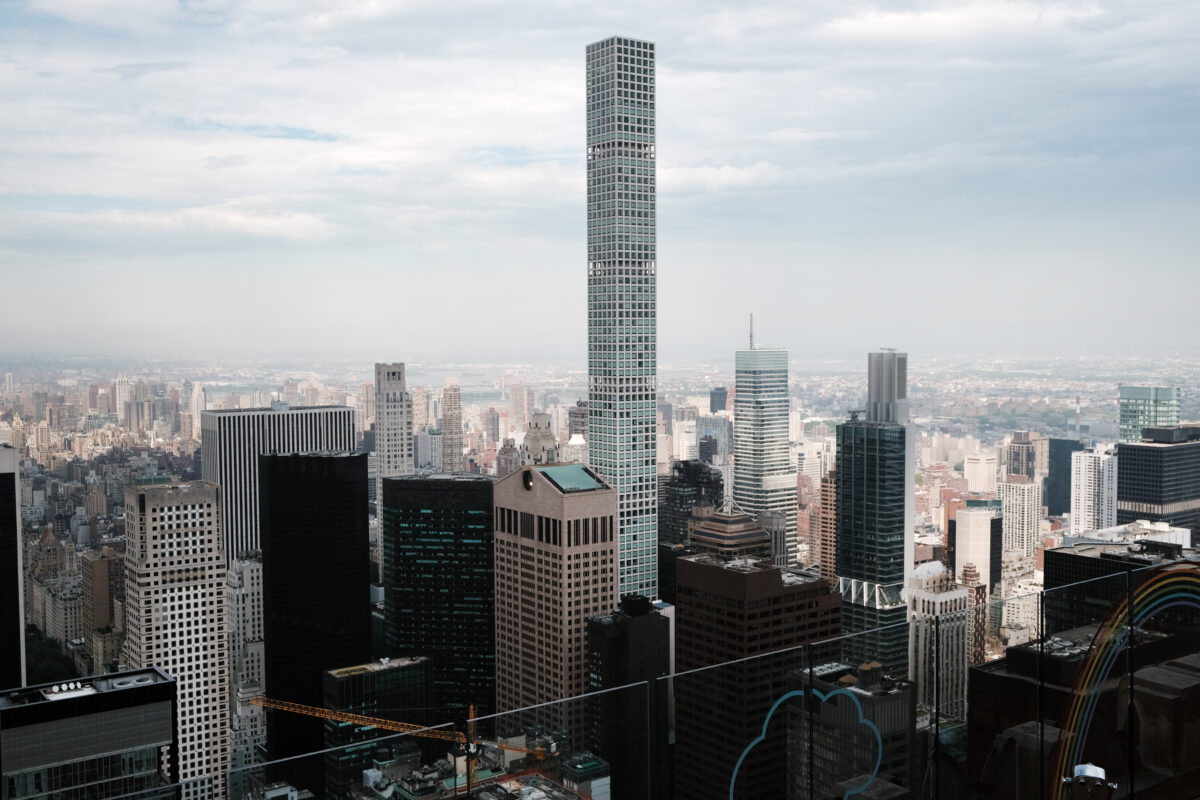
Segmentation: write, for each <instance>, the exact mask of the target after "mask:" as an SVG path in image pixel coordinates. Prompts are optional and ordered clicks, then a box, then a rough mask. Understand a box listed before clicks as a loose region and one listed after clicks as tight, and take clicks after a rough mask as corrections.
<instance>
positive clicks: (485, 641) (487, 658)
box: [382, 475, 496, 719]
mask: <svg viewBox="0 0 1200 800" xmlns="http://www.w3.org/2000/svg"><path fill="white" fill-rule="evenodd" d="M493 483H494V482H493V480H492V479H491V478H487V477H482V476H476V475H470V476H469V475H436V476H431V477H427V478H391V479H387V480H384V481H383V506H382V515H383V584H384V607H385V610H384V647H385V650H386V652H387V653H388V655H390V656H425V657H427V658H428V659H429V671H430V675H431V684H432V691H433V703H432V705H435V706H437V707H438V709H439V713H440V714H441V715H442V716H441V719H454V718H456V717H461V718H462V719H465V718H466V717H467V711H468V707H469V706H471V705H474V706H475V713H476V715H477V716H485V715H487V714H491V713H493V712H494V711H495V708H496V643H495V586H494V581H495V568H494V564H495V554H494V550H493V547H494V531H493V526H492V508H493V503H492V487H493Z"/></svg>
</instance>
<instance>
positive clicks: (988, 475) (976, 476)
mask: <svg viewBox="0 0 1200 800" xmlns="http://www.w3.org/2000/svg"><path fill="white" fill-rule="evenodd" d="M998 468H999V465H998V464H997V463H996V453H995V451H994V450H993V451H992V452H989V453H973V454H971V455H969V456H967V457H966V458H965V459H964V460H963V476H964V477H965V478H966V479H967V491H969V492H983V493H987V494H992V493H994V492H995V491H996V474H997V471H998Z"/></svg>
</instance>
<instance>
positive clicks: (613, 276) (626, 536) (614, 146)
mask: <svg viewBox="0 0 1200 800" xmlns="http://www.w3.org/2000/svg"><path fill="white" fill-rule="evenodd" d="M655 55H656V54H655V47H654V44H653V43H652V42H646V41H642V40H638V39H628V38H624V37H620V36H613V37H609V38H607V39H604V40H602V41H599V42H596V43H595V44H590V45H588V46H587V103H586V105H587V187H588V188H587V202H588V271H587V275H588V297H587V303H588V435H587V441H588V463H589V464H590V465H591V467H592V469H594V470H596V472H598V473H599V474H600V475H601V477H603V478H604V480H605V481H607V482H608V483H609V484H610V485H612V486H615V487H616V488H617V493H618V497H619V500H618V506H619V511H618V524H619V533H618V544H619V548H618V550H619V564H618V569H619V578H620V579H619V591H618V594H617V596H618V597H621V596H624V595H627V594H642V595H647V596H649V597H656V596H657V595H658V476H657V472H656V467H657V458H656V452H657V444H658V423H657V417H656V411H657V400H658V382H657V372H658V370H657V360H658V356H657V353H658V342H657V335H656V333H657V330H656V328H657V325H656V320H657V316H658V312H657V302H656V301H657V296H658V290H657V282H658V270H657V263H658V262H657V257H658V256H657V243H656V235H655V229H656V225H655V221H656V214H657V209H656V202H655V198H656V191H655V187H656V180H657V176H656V172H657V170H656V163H657V162H656V157H657V153H656V151H655V117H656V114H657V110H656V108H655V90H654V66H655Z"/></svg>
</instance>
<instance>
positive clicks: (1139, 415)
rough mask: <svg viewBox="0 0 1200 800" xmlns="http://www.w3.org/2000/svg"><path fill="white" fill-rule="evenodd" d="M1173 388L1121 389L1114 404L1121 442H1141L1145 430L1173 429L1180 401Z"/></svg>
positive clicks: (1177, 417)
mask: <svg viewBox="0 0 1200 800" xmlns="http://www.w3.org/2000/svg"><path fill="white" fill-rule="evenodd" d="M1180 394H1181V392H1180V391H1179V388H1178V387H1175V386H1122V387H1121V397H1120V399H1119V400H1118V401H1117V403H1118V413H1119V422H1120V425H1121V434H1120V435H1121V438H1120V441H1121V442H1140V441H1141V440H1142V431H1143V430H1145V429H1146V428H1172V427H1174V426H1176V425H1178V424H1179V398H1180Z"/></svg>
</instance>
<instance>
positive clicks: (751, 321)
mask: <svg viewBox="0 0 1200 800" xmlns="http://www.w3.org/2000/svg"><path fill="white" fill-rule="evenodd" d="M750 349H751V350H753V349H754V315H753V314H751V315H750Z"/></svg>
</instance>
